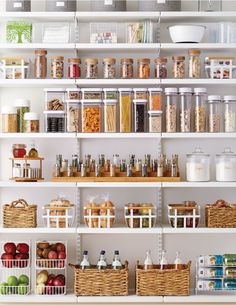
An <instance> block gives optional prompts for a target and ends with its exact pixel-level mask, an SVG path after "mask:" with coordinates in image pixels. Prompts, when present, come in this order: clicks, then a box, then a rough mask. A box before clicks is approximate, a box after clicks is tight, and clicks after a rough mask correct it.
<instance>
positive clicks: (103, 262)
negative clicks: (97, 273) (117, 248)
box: [97, 250, 107, 270]
mask: <svg viewBox="0 0 236 305" xmlns="http://www.w3.org/2000/svg"><path fill="white" fill-rule="evenodd" d="M105 254H106V251H104V250H102V251H101V252H100V258H99V260H98V263H97V269H99V270H101V269H106V268H107V262H106V257H105Z"/></svg>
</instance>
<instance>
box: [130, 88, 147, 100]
mask: <svg viewBox="0 0 236 305" xmlns="http://www.w3.org/2000/svg"><path fill="white" fill-rule="evenodd" d="M133 92H134V99H135V100H147V99H148V93H147V89H146V88H134V89H133Z"/></svg>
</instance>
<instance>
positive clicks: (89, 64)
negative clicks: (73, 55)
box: [85, 58, 98, 78]
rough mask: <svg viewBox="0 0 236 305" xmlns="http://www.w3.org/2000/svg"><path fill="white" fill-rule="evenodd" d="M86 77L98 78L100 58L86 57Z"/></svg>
mask: <svg viewBox="0 0 236 305" xmlns="http://www.w3.org/2000/svg"><path fill="white" fill-rule="evenodd" d="M85 64H86V76H85V77H86V78H98V60H97V59H96V58H87V59H85Z"/></svg>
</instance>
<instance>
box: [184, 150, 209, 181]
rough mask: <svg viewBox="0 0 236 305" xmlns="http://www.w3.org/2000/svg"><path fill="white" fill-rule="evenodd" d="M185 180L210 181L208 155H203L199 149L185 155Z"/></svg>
mask: <svg viewBox="0 0 236 305" xmlns="http://www.w3.org/2000/svg"><path fill="white" fill-rule="evenodd" d="M186 178H187V181H189V182H205V181H210V155H209V154H205V153H203V151H202V150H201V148H196V149H195V151H194V152H193V153H192V154H188V155H187V161H186Z"/></svg>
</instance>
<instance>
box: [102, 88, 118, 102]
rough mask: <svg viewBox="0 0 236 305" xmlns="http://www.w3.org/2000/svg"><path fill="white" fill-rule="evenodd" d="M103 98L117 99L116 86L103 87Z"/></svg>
mask: <svg viewBox="0 0 236 305" xmlns="http://www.w3.org/2000/svg"><path fill="white" fill-rule="evenodd" d="M103 99H104V100H118V91H117V89H116V88H104V89H103Z"/></svg>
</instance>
